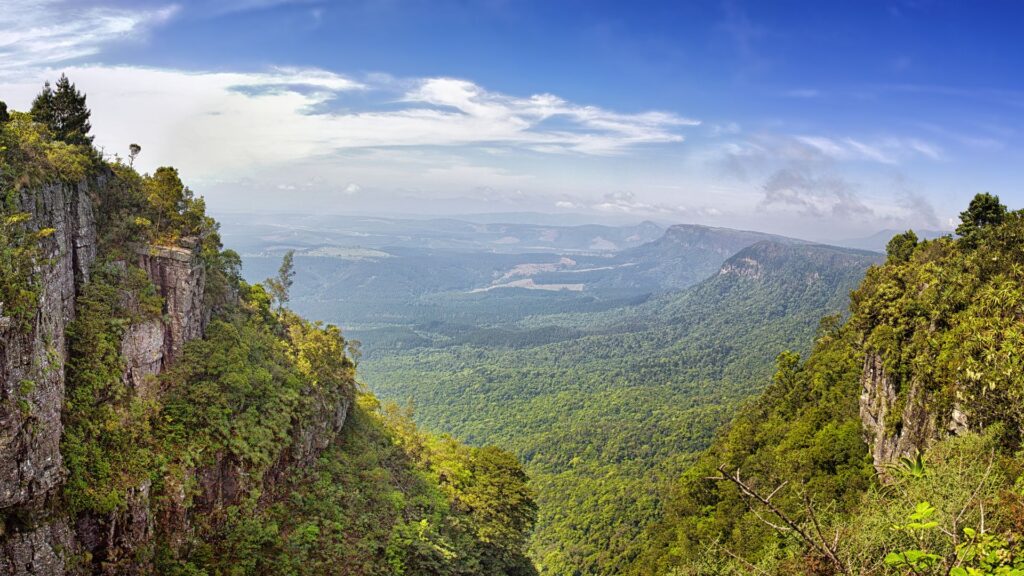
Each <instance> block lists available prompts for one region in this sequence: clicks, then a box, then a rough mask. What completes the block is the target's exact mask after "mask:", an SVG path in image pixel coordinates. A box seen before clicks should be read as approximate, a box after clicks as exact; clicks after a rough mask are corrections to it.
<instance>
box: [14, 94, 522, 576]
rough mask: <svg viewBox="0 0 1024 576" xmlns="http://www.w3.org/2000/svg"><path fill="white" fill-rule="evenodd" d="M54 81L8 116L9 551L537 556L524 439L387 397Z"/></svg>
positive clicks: (84, 558) (156, 563) (416, 570)
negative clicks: (401, 406) (442, 419)
mask: <svg viewBox="0 0 1024 576" xmlns="http://www.w3.org/2000/svg"><path fill="white" fill-rule="evenodd" d="M47 94H50V95H51V96H50V98H51V99H50V100H48V99H47V97H46V95H47ZM52 94H54V93H53V92H44V93H43V95H41V96H40V98H38V99H37V101H36V103H35V104H34V113H33V114H34V115H30V114H26V113H19V112H14V113H13V114H11V115H10V116H9V117H8V116H7V115H4V117H3V118H2V119H0V383H2V390H0V447H2V450H0V573H2V574H11V575H47V576H48V575H60V574H146V573H161V574H189V575H199V574H210V575H212V574H256V573H272V574H284V573H287V574H324V573H338V574H423V575H426V574H481V575H482V574H488V575H490V574H530V573H533V572H534V569H533V567H532V566H531V565H530V563H529V561H528V560H526V558H525V556H524V555H523V548H524V546H525V541H526V538H527V535H528V534H529V532H530V530H531V527H532V524H533V521H534V516H535V505H534V503H533V500H532V496H531V493H530V492H529V490H528V489H527V488H526V485H525V482H526V477H525V475H524V474H523V472H522V470H521V469H520V467H519V464H518V463H517V462H516V461H515V459H514V458H513V457H512V456H510V455H509V454H507V453H505V452H502V451H500V450H497V449H493V448H469V447H466V446H463V445H461V444H458V443H456V442H455V441H453V440H451V439H449V438H438V437H432V436H429V435H425V434H422V433H420V432H419V431H417V430H416V428H415V426H414V425H413V424H412V423H411V421H410V420H409V419H408V417H407V415H403V414H401V413H398V412H396V411H395V410H381V409H379V407H378V406H377V405H376V401H375V400H373V399H372V397H370V396H369V395H367V394H363V393H360V392H359V391H358V390H357V385H356V380H355V378H356V376H355V359H354V357H355V353H354V350H353V348H352V347H351V346H350V343H349V342H348V341H347V340H346V339H345V338H344V337H343V336H342V334H341V332H340V330H339V329H338V328H337V327H335V326H330V325H322V324H319V323H311V322H308V321H306V320H304V319H302V318H300V317H299V316H297V315H295V314H294V313H292V312H291V311H289V310H288V309H287V308H285V307H284V304H285V302H286V301H287V296H288V286H289V285H290V278H291V271H290V270H289V269H288V268H287V267H284V268H282V270H281V274H280V275H279V277H277V278H276V279H275V280H272V281H271V280H268V281H267V282H266V283H265V284H252V285H250V284H246V283H245V282H243V281H241V280H240V277H239V272H238V270H239V265H240V262H239V259H238V256H237V255H236V254H234V253H233V252H231V251H227V250H223V249H222V246H221V241H220V237H219V234H218V226H217V223H216V222H214V221H213V220H212V219H211V218H209V217H208V216H206V214H205V209H204V208H205V207H204V204H203V201H202V199H201V198H196V197H194V196H193V194H192V192H191V191H190V190H189V189H188V188H186V187H185V186H184V185H183V184H182V182H181V180H180V179H179V178H178V174H177V171H176V170H174V169H173V168H160V169H158V170H156V171H155V172H154V173H153V174H146V175H139V174H137V173H136V172H135V171H134V170H133V169H132V168H130V167H129V166H127V165H125V164H123V163H121V162H120V161H116V162H107V161H105V160H104V159H103V158H101V156H100V155H99V153H98V152H97V151H96V150H94V149H93V148H92V147H91V146H90V145H89V142H90V141H91V140H90V138H89V137H88V136H87V134H88V130H89V125H88V122H87V119H88V116H89V113H88V110H87V109H86V108H84V103H85V98H84V96H81V95H80V94H79V93H78V92H77V91H76V90H75V89H74V86H73V85H71V84H70V83H68V82H67V81H66V79H63V78H62V80H61V82H60V83H58V84H57V90H56V94H57V97H53V96H52ZM51 107H53V108H51ZM65 108H67V109H65ZM55 119H56V120H55ZM75 119H77V120H78V121H79V122H80V124H79V125H78V126H77V127H75V126H73V125H72V124H73V122H74V121H75ZM83 119H84V120H83Z"/></svg>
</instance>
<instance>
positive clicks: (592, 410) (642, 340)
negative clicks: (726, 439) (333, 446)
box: [364, 239, 879, 574]
mask: <svg viewBox="0 0 1024 576" xmlns="http://www.w3.org/2000/svg"><path fill="white" fill-rule="evenodd" d="M755 242H756V243H755V244H754V245H752V246H746V247H741V249H739V252H738V253H736V254H734V255H732V257H731V258H728V259H726V260H725V262H724V264H720V265H719V266H718V267H717V268H716V271H715V272H714V273H713V274H712V275H711V276H710V277H708V278H706V279H705V280H704V281H703V282H700V283H699V284H697V285H695V286H693V287H691V288H689V289H687V290H684V291H682V292H677V293H669V294H664V295H662V296H659V297H657V298H653V299H651V300H650V301H648V302H646V303H644V304H641V305H638V306H630V307H625V308H617V309H614V310H610V311H608V312H598V313H591V314H558V315H551V316H537V317H531V318H528V319H526V320H524V321H523V322H521V323H520V324H518V325H516V326H510V325H505V326H503V327H502V329H503V332H502V333H501V334H499V335H496V336H495V337H496V338H497V340H494V341H491V342H488V341H486V340H482V339H481V340H471V341H467V340H462V341H461V342H460V341H459V340H457V338H458V336H454V335H453V336H452V338H456V340H455V341H456V343H455V344H452V345H449V344H450V343H451V342H452V340H451V339H450V338H449V337H448V336H447V335H436V336H432V335H430V334H429V333H427V334H425V336H426V337H427V338H429V339H430V340H428V341H433V342H436V343H437V344H435V345H434V346H432V347H431V346H427V347H420V348H416V349H413V350H402V349H390V348H379V349H376V350H371V351H370V352H369V356H370V357H369V358H368V359H367V361H366V362H365V363H364V366H365V371H364V374H365V377H366V378H367V382H368V383H369V384H370V385H371V386H372V387H373V388H374V389H375V390H377V391H378V392H379V393H380V394H381V395H382V396H384V397H388V398H393V399H396V400H402V399H403V398H410V399H411V400H412V402H413V404H414V406H415V408H416V413H417V418H418V420H419V421H420V422H422V423H425V424H426V425H428V426H429V427H430V428H432V429H437V430H444V431H447V432H451V433H453V434H455V435H456V436H458V437H460V438H463V439H466V440H468V441H470V442H471V443H479V442H495V443H498V444H500V445H502V446H505V447H508V448H509V449H511V450H512V451H513V452H515V453H516V454H517V455H519V456H520V457H521V458H522V459H523V460H524V462H525V463H526V467H527V470H528V471H529V472H530V475H531V477H532V479H533V484H534V486H535V487H536V489H537V491H538V494H539V496H538V498H539V500H538V501H539V503H540V519H539V523H538V529H537V532H536V534H535V536H534V544H533V555H534V558H535V560H536V562H537V564H538V567H539V568H540V569H541V571H542V572H543V573H549V574H571V573H574V572H577V571H578V573H581V574H614V573H617V572H620V571H621V570H623V569H625V567H626V565H627V564H628V562H629V559H630V558H631V555H632V554H633V551H634V550H635V548H636V540H637V539H638V538H640V537H642V535H643V528H644V526H646V525H647V524H649V523H650V522H651V521H653V520H654V519H656V518H657V516H658V511H659V509H660V506H661V498H660V496H661V485H662V481H663V479H665V478H666V477H671V476H673V475H675V474H677V473H678V471H679V470H681V469H682V467H683V466H684V465H685V464H686V463H687V462H689V461H690V459H691V458H692V457H693V455H695V454H696V453H698V452H699V451H700V450H701V449H702V448H703V447H705V446H706V445H707V443H708V442H709V441H710V439H711V437H712V435H713V434H714V431H715V430H716V429H717V428H718V426H720V425H721V424H723V423H725V422H727V421H728V419H729V418H730V417H731V415H732V413H733V410H734V409H735V408H736V406H738V405H739V404H740V403H741V402H742V401H743V400H744V399H746V398H748V397H749V396H750V395H752V394H754V393H756V392H757V391H758V390H759V386H758V383H759V382H766V381H767V380H768V378H769V377H770V375H771V371H772V364H773V360H774V358H775V356H776V355H777V354H778V351H779V350H781V349H785V348H793V349H800V350H803V349H805V347H807V346H809V343H810V342H811V340H812V339H813V334H814V332H815V329H816V327H817V325H818V322H819V319H820V317H821V316H822V314H826V313H838V312H841V311H842V310H843V309H844V308H845V307H846V305H847V304H846V303H847V300H848V294H849V290H851V289H852V288H853V287H854V286H856V284H857V282H859V281H860V279H861V278H862V276H863V273H864V271H865V270H866V269H867V268H868V266H869V265H871V264H872V263H875V262H878V261H879V257H878V255H876V254H871V253H866V252H861V251H856V250H850V249H845V248H835V247H829V246H820V245H812V244H804V243H797V242H790V241H785V240H784V241H781V242H780V241H778V240H775V239H769V240H764V239H761V241H755ZM516 331H518V333H519V334H520V335H521V336H522V338H521V339H516V338H514V337H513V336H512V335H511V334H516V333H517V332H516ZM531 338H537V340H534V341H533V342H532V343H531ZM495 342H500V343H501V344H500V345H496V344H495Z"/></svg>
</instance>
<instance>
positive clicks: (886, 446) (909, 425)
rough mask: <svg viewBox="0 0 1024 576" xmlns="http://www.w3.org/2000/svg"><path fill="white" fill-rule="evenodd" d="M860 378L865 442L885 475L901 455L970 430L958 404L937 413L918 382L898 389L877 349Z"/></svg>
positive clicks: (912, 452) (911, 453)
mask: <svg viewBox="0 0 1024 576" xmlns="http://www.w3.org/2000/svg"><path fill="white" fill-rule="evenodd" d="M860 381H861V394H860V419H861V425H862V428H863V431H864V441H865V442H866V443H867V445H868V448H869V449H870V451H871V458H872V460H873V461H874V464H875V468H876V469H878V471H879V472H880V473H881V474H882V476H883V477H885V476H886V467H887V466H889V465H890V464H893V463H894V462H896V461H898V460H899V459H900V458H902V457H904V456H906V457H914V456H916V455H917V453H918V452H923V451H924V450H926V449H927V448H928V447H929V446H930V445H931V444H933V443H934V442H935V441H937V440H939V439H940V438H942V437H943V436H945V435H948V434H953V435H956V434H962V433H964V432H965V431H967V429H968V417H967V415H966V414H965V413H964V412H963V411H961V409H960V407H959V406H956V405H954V406H953V408H952V409H951V411H949V413H943V414H939V413H936V412H935V410H934V408H933V407H932V402H931V400H932V398H931V397H930V395H929V394H928V393H927V392H926V391H925V390H924V389H923V387H922V386H921V385H920V384H919V383H918V382H916V381H915V382H912V383H911V384H910V386H909V389H908V390H906V391H905V392H903V391H901V390H897V388H896V386H895V383H894V382H893V379H892V378H891V377H890V376H889V375H887V374H886V372H885V367H884V364H883V361H882V357H881V356H880V355H879V354H878V353H877V352H871V353H868V354H867V356H866V357H865V359H864V369H863V372H862V373H861V380H860Z"/></svg>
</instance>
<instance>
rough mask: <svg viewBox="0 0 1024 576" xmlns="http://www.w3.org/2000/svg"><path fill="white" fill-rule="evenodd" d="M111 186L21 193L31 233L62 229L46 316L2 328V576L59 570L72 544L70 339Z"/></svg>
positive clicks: (44, 267)
mask: <svg viewBox="0 0 1024 576" xmlns="http://www.w3.org/2000/svg"><path fill="white" fill-rule="evenodd" d="M102 185H104V181H103V180H102V179H100V180H94V181H91V182H83V183H80V184H78V185H66V184H52V185H48V186H45V187H43V188H41V189H39V190H34V191H33V190H29V189H27V188H26V189H22V190H21V191H20V194H19V197H18V200H19V204H20V208H21V210H23V211H26V212H28V213H30V214H31V216H32V219H31V226H33V227H35V228H36V229H43V228H53V229H54V230H55V232H54V234H53V235H52V236H50V237H49V238H46V239H44V240H43V246H42V248H43V256H44V258H45V260H46V261H47V262H46V263H44V262H41V263H40V264H39V268H38V269H39V276H40V287H41V290H40V297H39V309H38V311H37V313H36V315H35V317H34V318H33V319H32V320H31V321H30V324H29V327H28V329H25V328H24V327H23V326H21V325H19V324H18V323H13V322H5V323H4V324H2V325H0V384H2V389H0V395H2V397H0V513H2V514H3V520H4V522H3V526H2V529H3V532H2V533H0V573H4V574H49V573H59V572H60V571H61V570H62V569H63V560H62V555H63V550H66V549H67V548H68V546H69V543H70V541H71V533H70V530H69V528H68V524H67V521H66V519H65V518H62V517H61V516H60V514H59V510H58V509H57V506H56V505H55V501H56V500H57V498H58V497H59V488H60V486H61V483H62V481H63V479H64V468H63V463H62V459H61V455H60V437H61V432H62V426H61V407H62V404H63V400H64V361H65V360H66V355H67V344H66V340H65V336H64V334H65V328H66V327H67V325H68V323H69V322H70V321H71V320H72V319H74V316H75V306H74V305H75V296H76V294H77V288H79V287H80V286H81V285H82V283H83V282H85V281H86V280H87V279H88V277H89V268H90V266H91V264H92V262H93V260H94V259H95V257H96V230H95V224H94V222H95V220H94V218H93V214H92V203H91V201H90V200H89V197H88V191H89V189H90V188H92V187H96V186H102Z"/></svg>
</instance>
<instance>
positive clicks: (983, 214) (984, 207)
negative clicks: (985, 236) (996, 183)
mask: <svg viewBox="0 0 1024 576" xmlns="http://www.w3.org/2000/svg"><path fill="white" fill-rule="evenodd" d="M1005 218H1006V206H1005V205H1003V204H1001V203H1000V202H999V196H995V195H992V194H989V193H988V192H982V193H980V194H975V196H974V198H973V199H972V200H971V203H970V205H969V206H968V207H967V210H965V211H963V212H961V213H960V225H959V226H957V227H956V233H957V234H959V235H960V236H961V237H962V238H964V239H966V240H967V241H968V242H973V241H974V237H975V234H976V233H977V232H978V230H981V229H982V228H984V227H986V226H992V225H995V224H999V223H1001V222H1002V221H1003V220H1004V219H1005Z"/></svg>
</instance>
